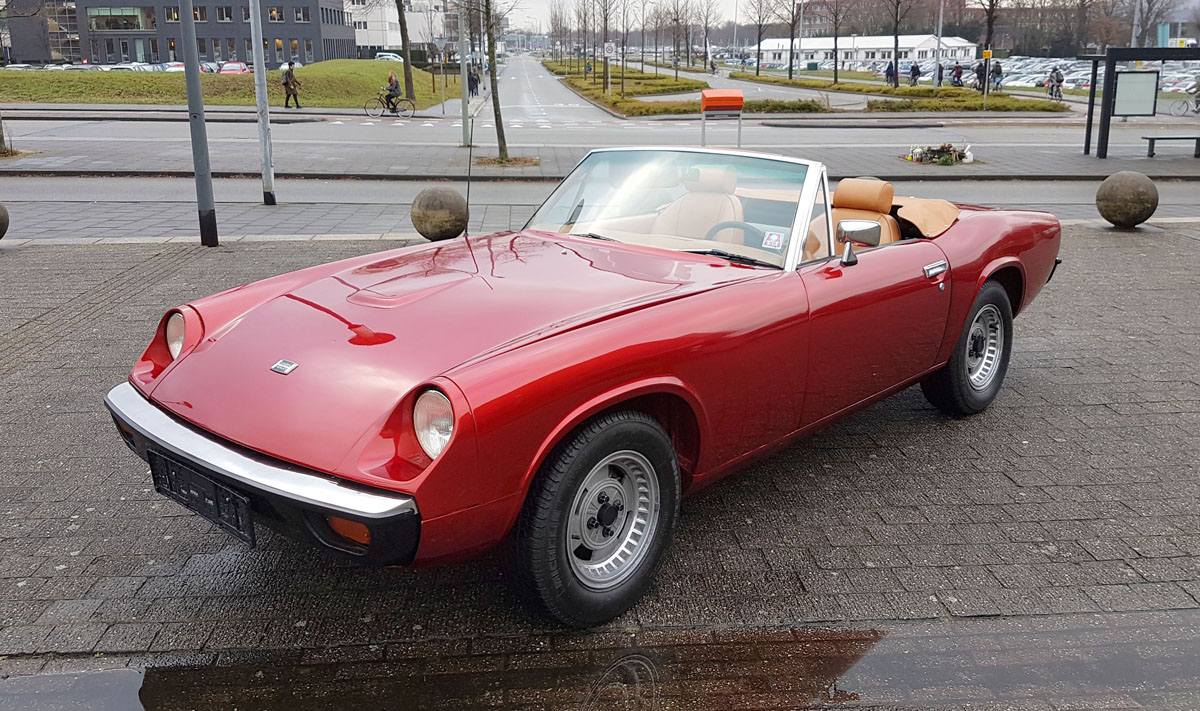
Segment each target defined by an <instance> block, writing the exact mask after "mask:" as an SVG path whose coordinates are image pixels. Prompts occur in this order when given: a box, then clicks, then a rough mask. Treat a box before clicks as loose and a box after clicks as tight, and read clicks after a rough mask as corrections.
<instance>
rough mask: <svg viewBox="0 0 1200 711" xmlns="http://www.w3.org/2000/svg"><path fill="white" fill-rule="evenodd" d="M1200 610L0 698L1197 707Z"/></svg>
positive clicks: (380, 662) (86, 682) (193, 675)
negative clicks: (1199, 611)
mask: <svg viewBox="0 0 1200 711" xmlns="http://www.w3.org/2000/svg"><path fill="white" fill-rule="evenodd" d="M1198 633H1200V613H1198V612H1194V611H1177V612H1163V613H1131V614H1115V615H1070V616H1063V617H1029V618H1019V619H1006V620H1000V619H992V620H972V621H942V622H930V623H909V624H898V623H891V624H888V625H882V626H871V627H863V628H857V629H850V628H820V627H799V628H767V629H751V630H721V631H706V630H665V631H657V632H642V633H637V634H628V635H620V634H617V635H612V636H610V637H609V638H608V639H607V640H606V642H604V643H602V644H599V645H597V644H592V643H589V644H586V645H577V644H575V643H573V641H572V640H571V639H569V638H560V639H556V640H554V641H553V642H545V641H544V640H523V641H510V642H508V643H507V644H505V645H499V646H496V647H495V648H492V649H490V650H487V651H472V645H469V644H467V643H465V642H454V641H441V642H436V641H435V642H431V643H429V644H427V645H413V646H410V647H408V648H405V649H392V650H388V651H386V652H385V650H384V648H383V647H382V646H363V647H356V648H351V649H347V650H344V651H343V653H342V656H341V659H338V660H330V661H328V662H327V663H322V664H298V663H293V662H287V661H285V660H276V661H274V662H266V663H259V664H242V665H234V666H230V667H187V666H183V667H172V666H164V667H151V668H149V669H147V670H146V671H145V674H144V676H143V674H142V673H141V672H139V671H134V670H132V669H112V670H107V671H95V672H85V673H81V674H60V675H48V676H40V677H20V678H14V679H8V680H0V708H4V709H9V708H11V709H24V710H25V711H52V710H57V709H73V710H84V711H118V710H120V711H126V710H130V709H137V708H139V706H138V705H137V703H136V702H135V701H133V699H135V698H140V702H141V705H142V706H141V708H144V709H145V710H146V711H218V710H226V709H238V710H239V711H284V710H290V709H306V710H309V709H312V710H317V711H320V710H324V709H329V710H330V711H333V710H335V709H336V710H337V711H342V710H344V709H347V708H352V709H357V710H360V711H365V710H367V709H476V708H479V709H497V710H507V709H522V710H527V711H533V710H534V709H544V710H547V711H549V710H550V709H555V710H558V709H561V710H564V711H566V710H568V709H570V710H572V711H585V710H586V711H590V710H596V711H599V710H600V709H604V710H605V711H609V710H619V709H644V710H646V711H659V710H661V711H667V710H668V709H714V710H716V709H721V710H724V709H802V708H827V707H829V706H835V707H838V708H871V709H874V708H880V707H884V708H914V709H917V708H919V709H927V708H947V709H949V708H971V709H996V710H999V709H1013V710H1018V709H1019V710H1029V711H1050V710H1059V709H1063V710H1065V709H1100V708H1103V709H1194V708H1196V707H1197V706H1198V705H1200V678H1198V677H1197V674H1196V660H1197V659H1198V658H1200V634H1198Z"/></svg>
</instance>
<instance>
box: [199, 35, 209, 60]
mask: <svg viewBox="0 0 1200 711" xmlns="http://www.w3.org/2000/svg"><path fill="white" fill-rule="evenodd" d="M196 47H197V53H198V54H199V55H200V61H204V60H205V59H206V58H207V57H206V55H207V54H208V40H206V39H204V38H203V37H200V38H198V39H197V40H196Z"/></svg>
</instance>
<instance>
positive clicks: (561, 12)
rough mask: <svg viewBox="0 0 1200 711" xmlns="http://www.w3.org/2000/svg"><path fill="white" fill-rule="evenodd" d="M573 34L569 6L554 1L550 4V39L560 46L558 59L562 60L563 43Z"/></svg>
mask: <svg viewBox="0 0 1200 711" xmlns="http://www.w3.org/2000/svg"><path fill="white" fill-rule="evenodd" d="M570 36H571V19H570V17H568V15H567V8H566V6H565V5H563V4H562V3H552V4H551V5H550V41H551V42H557V43H558V46H559V48H560V50H559V53H558V57H557V59H558V60H559V61H560V62H561V61H562V51H561V48H562V45H563V44H565V43H566V42H567V41H568V40H569V38H570Z"/></svg>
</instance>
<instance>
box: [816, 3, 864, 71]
mask: <svg viewBox="0 0 1200 711" xmlns="http://www.w3.org/2000/svg"><path fill="white" fill-rule="evenodd" d="M855 3H856V0H825V7H824V12H825V17H826V18H827V19H828V22H829V30H830V32H832V33H833V83H834V84H837V83H838V67H839V66H841V55H840V54H839V53H838V35H840V34H841V33H842V28H843V27H844V26H845V25H846V23H847V21H848V18H849V16H850V15H851V14H852V13H853V11H854V5H855Z"/></svg>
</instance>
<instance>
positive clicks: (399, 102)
mask: <svg viewBox="0 0 1200 711" xmlns="http://www.w3.org/2000/svg"><path fill="white" fill-rule="evenodd" d="M416 111H417V105H416V104H414V103H413V100H412V99H396V113H397V114H398V115H399V116H400V118H412V115H413V114H414V113H416Z"/></svg>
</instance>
